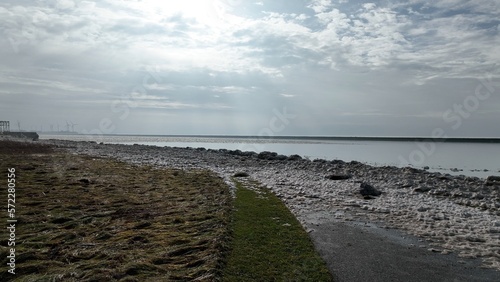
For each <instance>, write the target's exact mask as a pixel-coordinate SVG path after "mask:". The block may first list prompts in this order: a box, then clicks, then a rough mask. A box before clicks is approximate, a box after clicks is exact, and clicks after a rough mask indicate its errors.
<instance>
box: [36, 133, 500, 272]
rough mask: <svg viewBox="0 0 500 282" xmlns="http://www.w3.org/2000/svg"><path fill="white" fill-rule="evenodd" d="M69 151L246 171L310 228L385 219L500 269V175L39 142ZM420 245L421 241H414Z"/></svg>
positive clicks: (227, 172) (440, 247)
mask: <svg viewBox="0 0 500 282" xmlns="http://www.w3.org/2000/svg"><path fill="white" fill-rule="evenodd" d="M39 142H41V143H49V144H53V145H55V146H57V147H60V148H66V149H68V150H70V151H71V152H73V153H77V154H88V155H92V156H96V157H113V158H117V159H120V160H124V161H127V162H132V163H147V164H152V165H156V166H166V167H176V168H185V169H190V168H204V169H210V170H212V171H215V172H216V173H218V174H219V175H220V176H221V177H223V178H224V179H225V180H226V182H227V183H228V184H230V185H233V184H232V181H231V177H233V176H234V175H235V174H237V173H238V176H242V177H246V175H248V177H250V178H252V179H255V180H257V181H259V182H260V183H262V184H264V185H266V186H267V187H269V188H270V189H272V190H273V191H274V193H275V194H276V195H278V196H279V197H280V198H281V199H282V200H283V201H284V202H285V204H286V205H287V206H288V207H289V208H290V210H291V211H292V212H293V213H294V214H295V215H296V216H297V218H298V219H299V220H300V221H301V223H302V224H303V226H304V227H305V228H308V229H309V230H308V231H309V232H315V230H314V227H312V228H311V226H314V225H313V224H312V223H318V222H328V221H338V222H345V221H368V222H383V224H384V225H385V226H386V227H387V228H397V229H401V230H404V231H406V232H408V233H409V234H412V235H415V236H417V237H419V238H421V239H422V240H426V241H427V242H429V243H430V244H431V246H432V248H430V249H429V250H430V251H432V252H441V253H443V254H447V253H450V252H453V253H456V254H457V255H458V256H460V257H464V258H481V259H482V263H483V266H484V267H488V268H493V269H497V270H500V177H498V176H491V177H488V179H486V180H485V179H481V178H477V177H466V176H452V175H449V174H441V173H431V172H428V171H425V170H418V169H414V168H410V167H406V168H397V167H387V166H386V167H373V166H369V165H366V164H363V163H359V162H355V161H352V162H343V161H340V160H334V161H326V160H313V161H311V160H307V159H303V158H301V157H300V156H298V155H293V156H283V155H278V154H276V153H272V152H262V153H259V154H257V153H254V152H241V151H238V150H235V151H230V150H224V149H222V150H206V149H204V148H172V147H155V146H145V145H111V144H97V143H95V142H74V141H61V140H43V141H39ZM415 247H419V246H415Z"/></svg>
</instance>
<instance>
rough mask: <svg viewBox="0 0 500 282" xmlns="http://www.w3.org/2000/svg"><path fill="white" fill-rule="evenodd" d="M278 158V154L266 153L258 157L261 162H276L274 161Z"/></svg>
mask: <svg viewBox="0 0 500 282" xmlns="http://www.w3.org/2000/svg"><path fill="white" fill-rule="evenodd" d="M277 156H278V153H275V152H268V151H264V152H260V153H259V154H258V155H257V158H259V159H261V160H274V159H276V157H277Z"/></svg>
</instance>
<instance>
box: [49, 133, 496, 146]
mask: <svg viewBox="0 0 500 282" xmlns="http://www.w3.org/2000/svg"><path fill="white" fill-rule="evenodd" d="M39 134H41V135H85V134H78V133H74V134H73V133H52V132H51V133H44V132H40V133H39ZM93 136H94V135H93ZM95 136H139V137H183V138H193V137H195V138H233V139H265V140H273V139H277V140H323V141H394V142H440V143H498V144H500V137H449V138H442V137H441V138H432V137H406V136H252V135H184V134H181V135H155V134H153V135H142V134H103V135H95Z"/></svg>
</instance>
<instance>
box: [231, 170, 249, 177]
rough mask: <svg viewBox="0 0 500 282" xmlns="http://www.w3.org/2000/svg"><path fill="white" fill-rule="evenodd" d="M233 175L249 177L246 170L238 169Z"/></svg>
mask: <svg viewBox="0 0 500 282" xmlns="http://www.w3.org/2000/svg"><path fill="white" fill-rule="evenodd" d="M233 176H234V177H249V176H250V175H249V174H248V173H246V172H243V171H239V172H237V173H235V174H234V175H233Z"/></svg>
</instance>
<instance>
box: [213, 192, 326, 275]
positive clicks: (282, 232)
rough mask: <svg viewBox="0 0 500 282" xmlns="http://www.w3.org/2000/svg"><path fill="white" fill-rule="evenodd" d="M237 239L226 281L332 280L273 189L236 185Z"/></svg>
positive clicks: (235, 227)
mask: <svg viewBox="0 0 500 282" xmlns="http://www.w3.org/2000/svg"><path fill="white" fill-rule="evenodd" d="M236 187H237V190H236V200H235V212H234V215H233V216H234V218H233V223H232V232H233V238H232V242H231V251H230V253H229V255H228V259H227V265H226V267H225V269H224V272H223V281H331V280H332V278H331V275H330V273H329V272H328V269H327V268H326V265H325V263H324V262H323V260H322V259H321V258H320V257H319V255H318V254H317V253H316V251H315V249H314V245H313V244H312V242H311V240H310V239H309V237H308V235H307V233H306V232H305V230H304V229H303V228H302V226H301V225H300V223H299V221H298V220H297V219H296V218H295V217H294V215H293V214H292V213H291V212H290V211H289V210H288V208H287V207H286V206H285V205H284V204H283V203H282V202H281V200H280V199H279V198H278V197H276V196H275V195H274V194H273V193H271V192H270V191H269V190H267V189H264V188H258V190H257V192H256V191H252V190H250V189H247V188H245V187H244V185H243V184H241V183H238V182H236Z"/></svg>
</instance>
